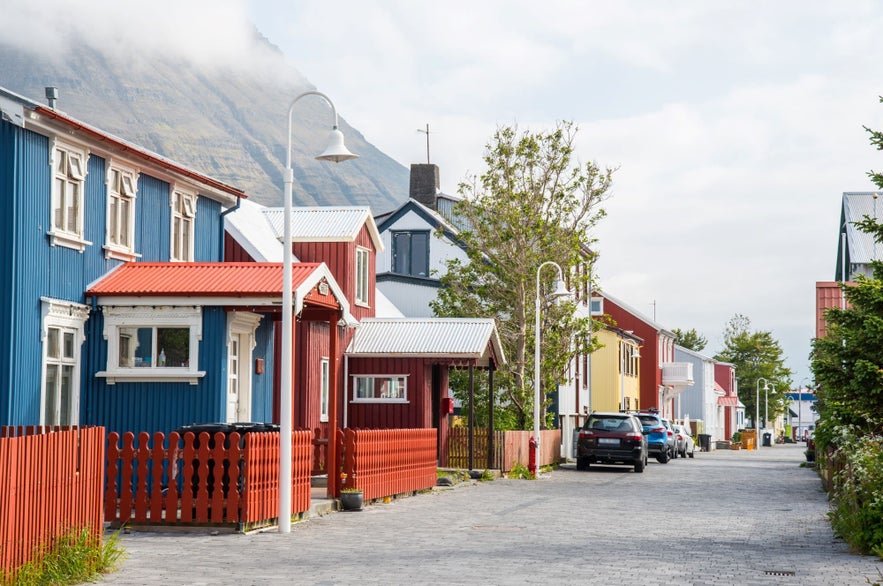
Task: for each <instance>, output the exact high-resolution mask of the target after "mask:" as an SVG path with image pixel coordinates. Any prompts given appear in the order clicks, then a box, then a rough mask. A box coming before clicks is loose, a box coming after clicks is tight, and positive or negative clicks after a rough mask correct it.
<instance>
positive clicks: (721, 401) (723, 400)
mask: <svg viewBox="0 0 883 586" xmlns="http://www.w3.org/2000/svg"><path fill="white" fill-rule="evenodd" d="M717 404H718V405H723V406H725V407H736V406H738V405H739V397H718V398H717Z"/></svg>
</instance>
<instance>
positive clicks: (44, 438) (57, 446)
mask: <svg viewBox="0 0 883 586" xmlns="http://www.w3.org/2000/svg"><path fill="white" fill-rule="evenodd" d="M103 462H104V428H103V427H85V428H48V427H4V428H2V429H0V583H5V581H7V580H10V581H11V578H12V576H13V574H14V573H15V570H16V569H17V568H18V567H20V566H21V565H23V564H25V563H27V562H28V561H31V560H32V559H35V558H36V557H38V556H39V555H40V554H41V553H42V552H43V551H45V549H46V548H47V547H50V546H51V544H52V542H53V541H54V540H55V539H56V538H57V537H59V536H61V535H62V534H64V533H66V532H69V531H82V530H83V529H85V528H88V529H89V530H90V531H91V532H92V533H93V534H94V536H95V539H100V538H101V532H102V530H103V528H104V522H103V519H102V508H101V487H102V484H103V481H104V470H103V468H102V466H103Z"/></svg>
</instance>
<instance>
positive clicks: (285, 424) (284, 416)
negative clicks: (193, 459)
mask: <svg viewBox="0 0 883 586" xmlns="http://www.w3.org/2000/svg"><path fill="white" fill-rule="evenodd" d="M307 96H319V97H320V98H322V99H324V100H325V101H326V102H328V105H329V106H331V115H332V118H333V119H334V125H333V126H332V128H331V133H330V134H329V136H328V146H327V147H326V148H325V150H324V151H323V152H322V154H320V155H318V156H317V157H316V159H318V160H320V161H331V162H334V163H339V162H341V161H346V160H349V159H355V158H356V157H357V156H358V155H354V154H353V153H351V152H349V151H348V150H347V148H346V146H345V145H344V143H343V133H342V132H340V130H338V129H337V109H335V107H334V104H333V103H332V102H331V100H330V99H329V98H328V96H326V95H325V94H323V93H321V92H317V91H308V92H304V93H302V94H300V95H299V96H297V97H296V98H294V100H292V102H291V105H290V106H289V107H288V147H287V148H286V149H285V175H284V177H283V180H284V183H285V191H284V200H285V201H284V207H283V221H284V226H283V230H282V234H283V238H282V241H283V247H284V250H283V251H282V365H281V381H280V382H281V388H280V393H279V440H280V441H279V446H280V447H279V532H280V533H291V378H292V377H291V370H292V357H291V352H292V334H293V329H294V328H293V322H294V316H293V314H292V311H293V308H294V299H293V297H294V292H293V291H292V283H291V272H292V271H291V262H292V252H291V191H292V184H293V183H294V172H293V171H292V169H291V116H292V112H293V111H294V105H295V104H296V103H297V102H298V101H300V99H301V98H305V97H307ZM331 327H336V324H334V323H332V324H331ZM332 359H333V358H332ZM335 432H336V430H331V436H332V438H333V437H334V434H335ZM333 443H334V440H333V439H332V441H331V442H329V446H330V445H331V444H333ZM330 455H331V454H330ZM329 472H330V473H333V471H332V470H329Z"/></svg>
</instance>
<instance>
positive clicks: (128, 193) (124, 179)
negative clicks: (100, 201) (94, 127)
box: [104, 161, 138, 261]
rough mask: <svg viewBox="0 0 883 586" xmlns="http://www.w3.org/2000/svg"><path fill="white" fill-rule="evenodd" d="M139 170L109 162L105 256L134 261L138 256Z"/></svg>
mask: <svg viewBox="0 0 883 586" xmlns="http://www.w3.org/2000/svg"><path fill="white" fill-rule="evenodd" d="M137 191H138V171H136V170H135V169H130V168H126V167H122V166H120V165H118V164H116V163H111V162H109V161H108V165H107V234H106V237H105V244H104V250H105V256H106V257H107V258H115V259H118V260H125V261H131V260H135V258H137V255H136V254H135V196H136V194H137Z"/></svg>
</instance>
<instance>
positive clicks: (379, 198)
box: [0, 33, 408, 213]
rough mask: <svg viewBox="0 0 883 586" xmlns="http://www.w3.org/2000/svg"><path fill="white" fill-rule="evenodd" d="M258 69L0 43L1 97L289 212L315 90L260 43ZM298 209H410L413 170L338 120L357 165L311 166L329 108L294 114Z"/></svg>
mask: <svg viewBox="0 0 883 586" xmlns="http://www.w3.org/2000/svg"><path fill="white" fill-rule="evenodd" d="M254 43H255V47H256V48H255V53H254V60H253V61H252V63H250V64H247V65H245V66H243V65H242V64H241V63H237V64H235V65H234V64H229V65H224V64H206V63H200V62H197V61H191V60H188V59H186V58H184V57H181V56H176V55H174V54H171V53H169V54H165V53H161V52H152V53H150V54H147V55H140V56H133V55H132V54H131V53H128V54H127V53H126V52H121V51H118V50H117V49H116V48H115V47H113V46H112V45H110V44H108V45H107V46H106V47H105V46H96V45H95V43H87V42H76V39H74V40H73V41H72V42H70V43H69V45H68V47H67V48H66V50H65V51H57V52H54V53H53V52H51V51H50V52H42V51H35V50H30V49H27V48H22V47H20V46H12V45H10V44H4V42H3V41H2V40H0V86H2V87H4V88H6V89H8V90H10V91H13V92H15V93H17V94H20V95H22V96H24V97H26V98H29V99H31V100H34V101H37V102H43V103H45V102H46V100H45V97H44V96H45V87H47V86H54V87H57V88H58V94H59V99H58V102H57V104H56V108H57V109H58V110H61V111H63V112H65V113H67V114H69V115H71V116H73V117H75V118H77V119H79V120H81V121H83V122H86V123H87V124H90V125H92V126H95V127H97V128H100V129H101V130H104V131H107V132H109V133H111V134H114V135H116V136H118V137H120V138H123V139H125V140H128V141H130V142H133V143H135V144H138V145H140V146H143V147H145V148H148V149H150V150H153V151H155V152H157V153H159V154H161V155H163V156H164V157H167V158H169V159H172V160H174V161H177V162H179V163H182V164H184V165H187V166H189V167H192V168H194V169H196V170H198V171H200V172H203V173H205V174H207V175H209V176H211V177H214V178H216V179H219V180H221V181H223V182H225V183H228V184H230V185H232V186H234V187H238V188H240V189H242V190H244V191H245V192H246V193H247V194H248V195H249V199H251V200H253V201H257V202H259V203H262V204H265V205H281V204H282V178H283V170H284V167H285V147H286V141H287V137H286V136H285V134H286V131H287V124H288V122H287V116H288V107H289V106H290V104H291V101H292V100H293V99H294V98H295V97H296V96H298V95H300V94H301V93H302V92H304V91H308V90H313V89H315V88H314V87H312V86H311V85H310V84H309V82H308V81H306V79H304V77H303V76H302V75H301V74H300V73H299V72H298V71H297V70H296V69H295V68H294V66H293V65H292V64H291V63H289V62H288V61H287V60H286V59H285V57H284V56H283V55H282V54H281V53H280V52H279V51H278V49H276V48H275V47H274V46H272V45H271V44H270V43H269V42H268V41H267V40H266V39H265V38H263V37H261V36H260V35H259V34H258V33H255V41H254ZM292 121H293V133H292V143H293V154H292V168H293V170H294V191H293V193H294V196H293V200H294V204H295V205H369V206H370V207H371V209H372V211H373V212H374V213H382V212H385V211H389V210H391V209H393V208H395V207H397V206H398V205H399V204H400V203H401V202H403V201H404V200H406V199H407V197H408V170H407V169H406V168H405V167H404V166H403V165H401V164H400V163H398V162H396V161H394V160H393V159H391V158H390V157H388V156H386V155H385V154H383V153H382V152H381V151H379V150H378V149H377V148H375V147H374V146H373V145H371V144H370V143H368V142H367V141H366V140H365V138H364V136H362V134H361V133H360V132H359V131H358V130H356V129H354V128H352V127H351V126H349V124H347V123H346V121H345V120H344V119H343V118H342V117H341V119H340V129H341V131H343V133H344V135H345V137H346V144H347V147H348V148H349V149H350V150H351V151H352V152H354V153H356V154H358V155H359V157H360V158H359V159H355V160H352V161H347V162H345V163H342V164H339V165H335V164H329V163H323V162H319V161H316V160H315V159H314V158H313V157H314V156H315V155H316V154H318V153H319V152H321V151H322V150H323V149H324V148H325V145H326V139H327V134H328V131H329V130H330V127H331V123H332V116H331V111H330V108H328V106H327V104H326V103H325V101H324V100H322V99H321V98H317V97H312V96H309V97H306V98H305V99H302V100H300V101H298V103H297V105H296V106H295V109H294V115H293V118H292Z"/></svg>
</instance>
